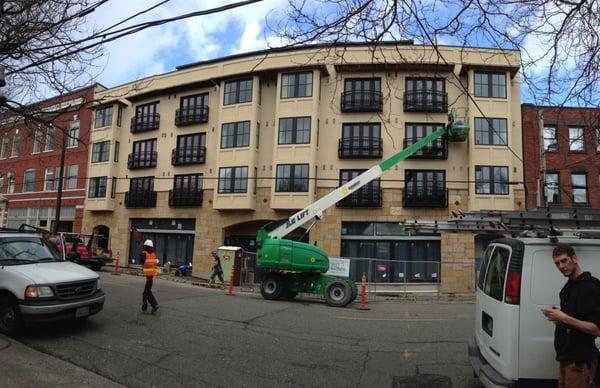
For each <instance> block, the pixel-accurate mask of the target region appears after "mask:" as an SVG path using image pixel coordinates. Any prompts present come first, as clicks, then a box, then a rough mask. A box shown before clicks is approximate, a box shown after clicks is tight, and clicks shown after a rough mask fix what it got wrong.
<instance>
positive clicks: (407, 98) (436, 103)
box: [404, 90, 448, 112]
mask: <svg viewBox="0 0 600 388" xmlns="http://www.w3.org/2000/svg"><path fill="white" fill-rule="evenodd" d="M404 111H405V112H448V93H446V92H438V91H434V90H412V91H410V92H404Z"/></svg>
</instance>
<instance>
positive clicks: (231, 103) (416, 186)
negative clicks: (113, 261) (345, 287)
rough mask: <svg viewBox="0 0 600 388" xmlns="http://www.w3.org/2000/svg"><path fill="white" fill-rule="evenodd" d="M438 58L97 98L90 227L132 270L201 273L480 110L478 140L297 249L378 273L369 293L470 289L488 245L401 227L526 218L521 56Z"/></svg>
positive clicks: (294, 58)
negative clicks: (490, 216)
mask: <svg viewBox="0 0 600 388" xmlns="http://www.w3.org/2000/svg"><path fill="white" fill-rule="evenodd" d="M440 54H441V55H442V56H443V58H441V57H440V56H439V55H440ZM440 54H438V52H436V50H435V49H434V48H432V47H430V46H418V45H413V44H412V43H408V42H394V43H388V44H382V45H379V46H377V47H376V48H373V47H368V46H365V45H347V46H345V47H341V46H340V47H336V46H327V47H320V46H307V47H303V48H294V49H278V50H271V51H263V52H256V53H249V54H243V55H236V56H231V57H226V58H221V59H217V60H211V61H205V62H200V63H194V64H190V65H186V66H180V67H178V68H177V70H176V71H174V72H171V73H166V74H163V75H159V76H155V77H152V78H149V79H144V80H141V81H137V82H135V83H131V84H126V85H122V86H119V87H116V88H113V89H109V90H106V91H103V92H101V93H98V94H97V96H96V99H97V100H99V101H101V103H99V104H98V105H97V106H96V107H95V120H94V127H93V128H92V131H91V147H92V152H91V153H90V164H89V186H88V197H87V199H86V210H85V220H86V222H85V228H88V231H91V230H92V229H94V228H102V229H104V230H108V231H109V233H110V236H111V248H112V251H113V253H119V254H120V255H121V257H122V259H121V261H122V262H124V261H125V262H129V264H139V263H136V262H135V260H136V257H137V252H139V249H140V244H141V240H142V238H152V239H153V240H154V242H155V246H156V247H157V253H158V256H159V259H160V260H161V262H163V261H167V260H168V261H171V262H172V263H174V264H179V263H183V262H187V261H193V263H194V274H195V275H200V276H205V275H206V274H208V273H209V272H210V265H211V260H210V252H211V251H212V250H214V249H215V248H216V247H218V246H220V245H223V244H229V245H240V246H242V247H244V248H245V249H246V250H249V251H252V250H255V246H254V237H255V235H256V231H257V230H258V228H259V227H261V226H263V225H265V224H267V223H268V222H271V221H276V220H280V219H284V218H287V217H289V216H290V215H292V214H293V213H295V212H296V211H298V210H300V209H302V208H304V207H306V206H307V205H309V204H310V203H312V202H314V201H315V200H317V199H318V198H320V197H322V196H323V195H325V194H326V193H328V192H330V191H332V190H334V189H335V188H336V187H338V186H339V185H340V183H343V182H346V181H348V180H350V179H352V178H353V177H355V176H356V175H357V174H359V173H360V172H362V171H364V170H366V169H368V168H370V167H372V166H373V165H375V164H378V163H380V162H381V161H383V160H385V159H386V158H388V157H390V156H392V155H393V154H395V153H397V152H399V151H400V150H402V149H403V148H405V147H407V146H409V145H411V144H413V143H414V142H416V141H417V140H418V139H420V138H422V137H424V136H425V135H427V134H428V133H431V132H432V131H434V130H435V129H436V128H438V127H440V126H443V125H445V124H446V123H447V115H448V112H450V111H452V112H457V114H459V113H460V112H466V111H467V110H468V111H469V112H470V114H469V115H468V120H469V123H470V125H471V128H472V130H471V134H470V136H469V139H468V141H467V142H465V143H460V144H459V143H449V142H448V141H447V140H446V139H439V140H437V141H435V142H433V143H432V144H431V145H429V146H427V147H426V148H425V149H423V150H421V151H419V152H418V153H417V154H415V155H414V156H413V157H411V158H410V159H408V160H406V161H404V162H402V163H400V164H398V165H396V166H395V167H394V168H392V169H391V170H390V171H387V172H386V173H385V174H384V175H383V176H382V177H381V179H379V180H376V181H373V182H371V183H370V184H369V185H367V186H365V187H363V188H361V189H360V190H359V191H357V192H356V193H353V194H352V195H351V196H349V197H347V198H345V199H344V200H342V201H340V202H339V203H338V204H337V206H335V207H332V208H330V209H328V210H327V211H326V216H325V217H324V218H323V220H321V221H320V222H318V223H317V224H316V226H315V227H314V228H312V229H310V232H309V233H307V234H306V233H305V234H303V233H302V232H303V231H304V229H301V230H299V231H297V232H299V233H298V234H297V236H295V238H303V239H304V240H305V241H309V242H310V243H316V244H318V245H319V246H320V247H322V248H323V249H324V250H325V251H326V252H327V253H328V254H329V255H330V256H335V257H339V256H343V257H352V258H371V259H374V260H380V262H378V263H376V264H375V265H374V266H373V268H374V269H373V273H370V274H369V276H370V278H371V279H372V280H373V281H378V282H404V281H411V282H433V283H439V282H440V281H441V287H442V290H443V291H445V292H468V291H470V290H472V289H473V284H474V257H475V255H476V254H477V253H476V250H477V247H479V246H480V245H481V242H480V241H479V242H478V241H477V238H476V236H473V235H464V236H463V235H460V236H458V237H457V236H450V235H449V236H443V235H439V234H431V233H430V234H411V233H407V232H405V231H404V230H403V229H402V228H401V227H400V225H399V222H400V221H402V220H404V219H412V218H418V219H428V220H434V219H446V218H447V217H448V215H449V214H450V212H451V211H454V210H459V209H460V210H465V211H471V210H480V209H506V210H514V209H518V208H523V207H524V200H525V198H524V190H523V185H522V183H521V182H522V181H523V172H522V164H521V162H520V159H519V157H516V156H515V155H520V154H521V153H522V145H521V116H520V114H521V111H520V81H519V72H518V70H519V67H518V66H519V53H518V52H516V51H500V50H493V49H460V48H455V47H441V48H440ZM116 96H118V97H116ZM307 226H308V225H305V227H307ZM457 239H458V240H457ZM459 242H460V243H459ZM124 258H127V259H126V260H124ZM353 262H354V261H353ZM360 263H361V261H360V260H356V261H355V264H354V266H353V269H352V273H353V275H352V276H360V272H361V271H362V267H361V265H365V264H360ZM362 263H364V261H362Z"/></svg>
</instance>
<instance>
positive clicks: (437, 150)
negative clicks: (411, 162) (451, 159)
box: [404, 137, 448, 159]
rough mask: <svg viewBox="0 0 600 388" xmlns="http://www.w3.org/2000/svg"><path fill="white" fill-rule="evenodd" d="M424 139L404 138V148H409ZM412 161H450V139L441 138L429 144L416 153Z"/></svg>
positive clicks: (411, 157)
mask: <svg viewBox="0 0 600 388" xmlns="http://www.w3.org/2000/svg"><path fill="white" fill-rule="evenodd" d="M421 139H422V137H407V138H404V148H405V149H406V148H408V147H410V146H411V145H413V144H415V143H416V142H418V141H419V140H421ZM409 158H410V159H448V139H446V138H439V139H436V140H434V141H433V142H431V143H429V144H428V145H426V146H425V147H423V148H421V149H420V150H419V151H417V152H415V153H414V154H412V155H411V156H409Z"/></svg>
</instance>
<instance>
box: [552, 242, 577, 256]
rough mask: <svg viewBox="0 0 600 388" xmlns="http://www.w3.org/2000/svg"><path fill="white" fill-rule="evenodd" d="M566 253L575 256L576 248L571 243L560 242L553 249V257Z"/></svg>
mask: <svg viewBox="0 0 600 388" xmlns="http://www.w3.org/2000/svg"><path fill="white" fill-rule="evenodd" d="M563 254H566V255H567V256H569V257H573V256H575V249H573V247H572V246H570V245H569V244H558V245H557V246H555V247H554V250H553V251H552V257H558V256H560V255H563Z"/></svg>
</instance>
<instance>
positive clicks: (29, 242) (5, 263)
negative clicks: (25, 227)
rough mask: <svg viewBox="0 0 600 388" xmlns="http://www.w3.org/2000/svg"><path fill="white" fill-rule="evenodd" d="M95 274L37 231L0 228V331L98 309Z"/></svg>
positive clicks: (101, 295)
mask: <svg viewBox="0 0 600 388" xmlns="http://www.w3.org/2000/svg"><path fill="white" fill-rule="evenodd" d="M98 278H99V277H98V274H97V273H95V272H93V271H91V270H89V269H87V268H85V267H82V266H80V265H77V264H74V263H71V262H69V261H65V260H64V258H63V257H62V256H61V255H60V253H59V252H58V250H57V249H56V246H55V245H54V244H53V243H52V242H50V241H49V240H47V239H46V238H44V237H43V236H42V235H40V234H35V233H23V232H16V231H13V232H8V231H0V333H3V334H8V335H14V334H15V333H17V332H18V331H19V329H20V328H21V327H22V326H23V325H28V324H36V323H47V322H54V321H61V320H68V319H85V318H87V317H89V316H91V315H94V314H96V313H98V312H99V311H100V310H102V307H103V306H104V292H102V290H101V289H100V287H99V286H98Z"/></svg>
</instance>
